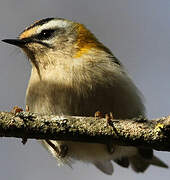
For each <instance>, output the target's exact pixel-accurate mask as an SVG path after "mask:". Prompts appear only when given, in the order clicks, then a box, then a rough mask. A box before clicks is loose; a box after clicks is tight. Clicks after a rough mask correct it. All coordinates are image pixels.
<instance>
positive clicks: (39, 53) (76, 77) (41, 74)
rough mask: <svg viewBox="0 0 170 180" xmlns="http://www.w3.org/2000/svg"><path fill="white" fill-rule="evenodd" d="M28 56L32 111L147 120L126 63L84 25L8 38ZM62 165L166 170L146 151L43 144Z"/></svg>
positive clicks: (56, 21)
mask: <svg viewBox="0 0 170 180" xmlns="http://www.w3.org/2000/svg"><path fill="white" fill-rule="evenodd" d="M2 41H4V42H6V43H9V44H12V45H15V46H18V47H20V48H21V49H22V50H23V51H24V53H25V54H26V56H27V57H28V59H29V61H30V63H31V65H32V70H31V75H30V80H29V83H28V87H27V90H26V105H28V107H29V111H30V112H34V113H45V114H54V115H63V114H64V115H73V116H94V114H95V112H97V111H100V112H101V113H102V114H107V113H110V112H112V113H113V116H114V118H116V119H132V118H135V117H139V116H143V117H146V112H145V106H144V103H143V100H142V96H141V93H140V91H139V90H138V88H137V87H136V86H135V84H134V83H133V81H132V79H131V77H130V76H129V75H128V73H127V72H126V70H125V67H124V66H123V64H122V63H121V62H120V61H119V59H118V58H116V57H115V56H114V54H113V53H112V52H111V50H110V49H109V48H107V47H106V46H104V45H103V44H102V42H100V41H99V40H98V39H97V37H96V36H95V35H94V34H93V33H92V32H91V31H90V30H89V29H88V28H86V26H85V25H83V24H81V23H79V22H74V21H71V20H67V19H64V18H53V17H52V18H45V19H41V20H39V21H36V22H34V23H33V24H32V25H30V26H29V27H27V28H25V30H24V31H23V32H22V33H21V34H20V35H19V37H18V38H16V39H4V40H2ZM41 143H42V145H43V146H44V147H45V148H46V149H47V150H48V151H49V152H50V153H51V154H52V155H53V156H54V157H55V158H56V160H57V162H58V164H59V165H62V164H64V165H68V166H72V164H73V163H74V162H75V161H82V162H84V163H91V164H93V165H94V166H95V167H96V168H98V169H99V170H100V171H102V172H103V173H105V174H108V175H111V174H113V172H114V168H113V165H114V163H116V164H118V165H120V166H122V167H124V168H128V167H129V166H131V168H132V169H133V170H134V171H135V172H144V171H145V170H146V169H147V168H148V167H149V166H150V165H155V166H158V167H163V168H167V167H168V166H167V165H166V164H165V163H164V162H163V161H162V160H160V159H159V158H157V157H156V156H155V155H154V154H153V149H151V148H146V147H142V146H141V147H133V146H120V145H114V144H113V145H112V147H110V149H109V148H108V147H109V146H108V145H107V144H98V143H82V142H72V141H67V140H62V141H56V140H42V141H41Z"/></svg>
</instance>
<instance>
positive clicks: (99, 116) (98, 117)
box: [94, 111, 103, 120]
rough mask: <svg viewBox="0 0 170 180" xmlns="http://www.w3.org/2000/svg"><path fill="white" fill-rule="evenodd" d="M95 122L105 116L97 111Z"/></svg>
mask: <svg viewBox="0 0 170 180" xmlns="http://www.w3.org/2000/svg"><path fill="white" fill-rule="evenodd" d="M94 117H95V120H97V119H100V118H103V115H102V113H101V112H100V111H96V112H95V114H94Z"/></svg>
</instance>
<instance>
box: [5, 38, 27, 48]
mask: <svg viewBox="0 0 170 180" xmlns="http://www.w3.org/2000/svg"><path fill="white" fill-rule="evenodd" d="M2 41H3V42H6V43H8V44H12V45H15V46H19V47H23V46H24V45H25V43H26V42H25V41H23V40H21V39H3V40H2Z"/></svg>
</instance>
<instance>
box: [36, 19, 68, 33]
mask: <svg viewBox="0 0 170 180" xmlns="http://www.w3.org/2000/svg"><path fill="white" fill-rule="evenodd" d="M67 26H69V22H68V21H66V20H62V19H57V20H56V19H54V20H51V21H49V22H48V23H45V24H43V25H42V26H40V27H39V28H38V29H37V33H40V32H41V31H42V30H44V29H50V28H51V29H53V28H57V27H58V28H65V27H67Z"/></svg>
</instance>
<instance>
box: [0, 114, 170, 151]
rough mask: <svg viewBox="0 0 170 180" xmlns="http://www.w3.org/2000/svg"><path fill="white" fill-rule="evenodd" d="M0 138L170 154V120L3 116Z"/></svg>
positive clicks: (40, 115)
mask: <svg viewBox="0 0 170 180" xmlns="http://www.w3.org/2000/svg"><path fill="white" fill-rule="evenodd" d="M0 137H16V138H23V139H25V138H31V139H51V140H71V141H80V142H89V143H103V144H106V143H110V142H113V143H114V144H117V145H123V146H145V147H148V148H153V149H155V150H159V151H170V116H168V117H163V118H160V119H156V120H147V119H143V118H142V117H141V118H135V119H132V120H111V119H104V118H102V119H100V118H97V119H96V118H94V117H74V116H54V115H42V114H35V113H30V112H19V113H16V114H14V113H9V112H0Z"/></svg>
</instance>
